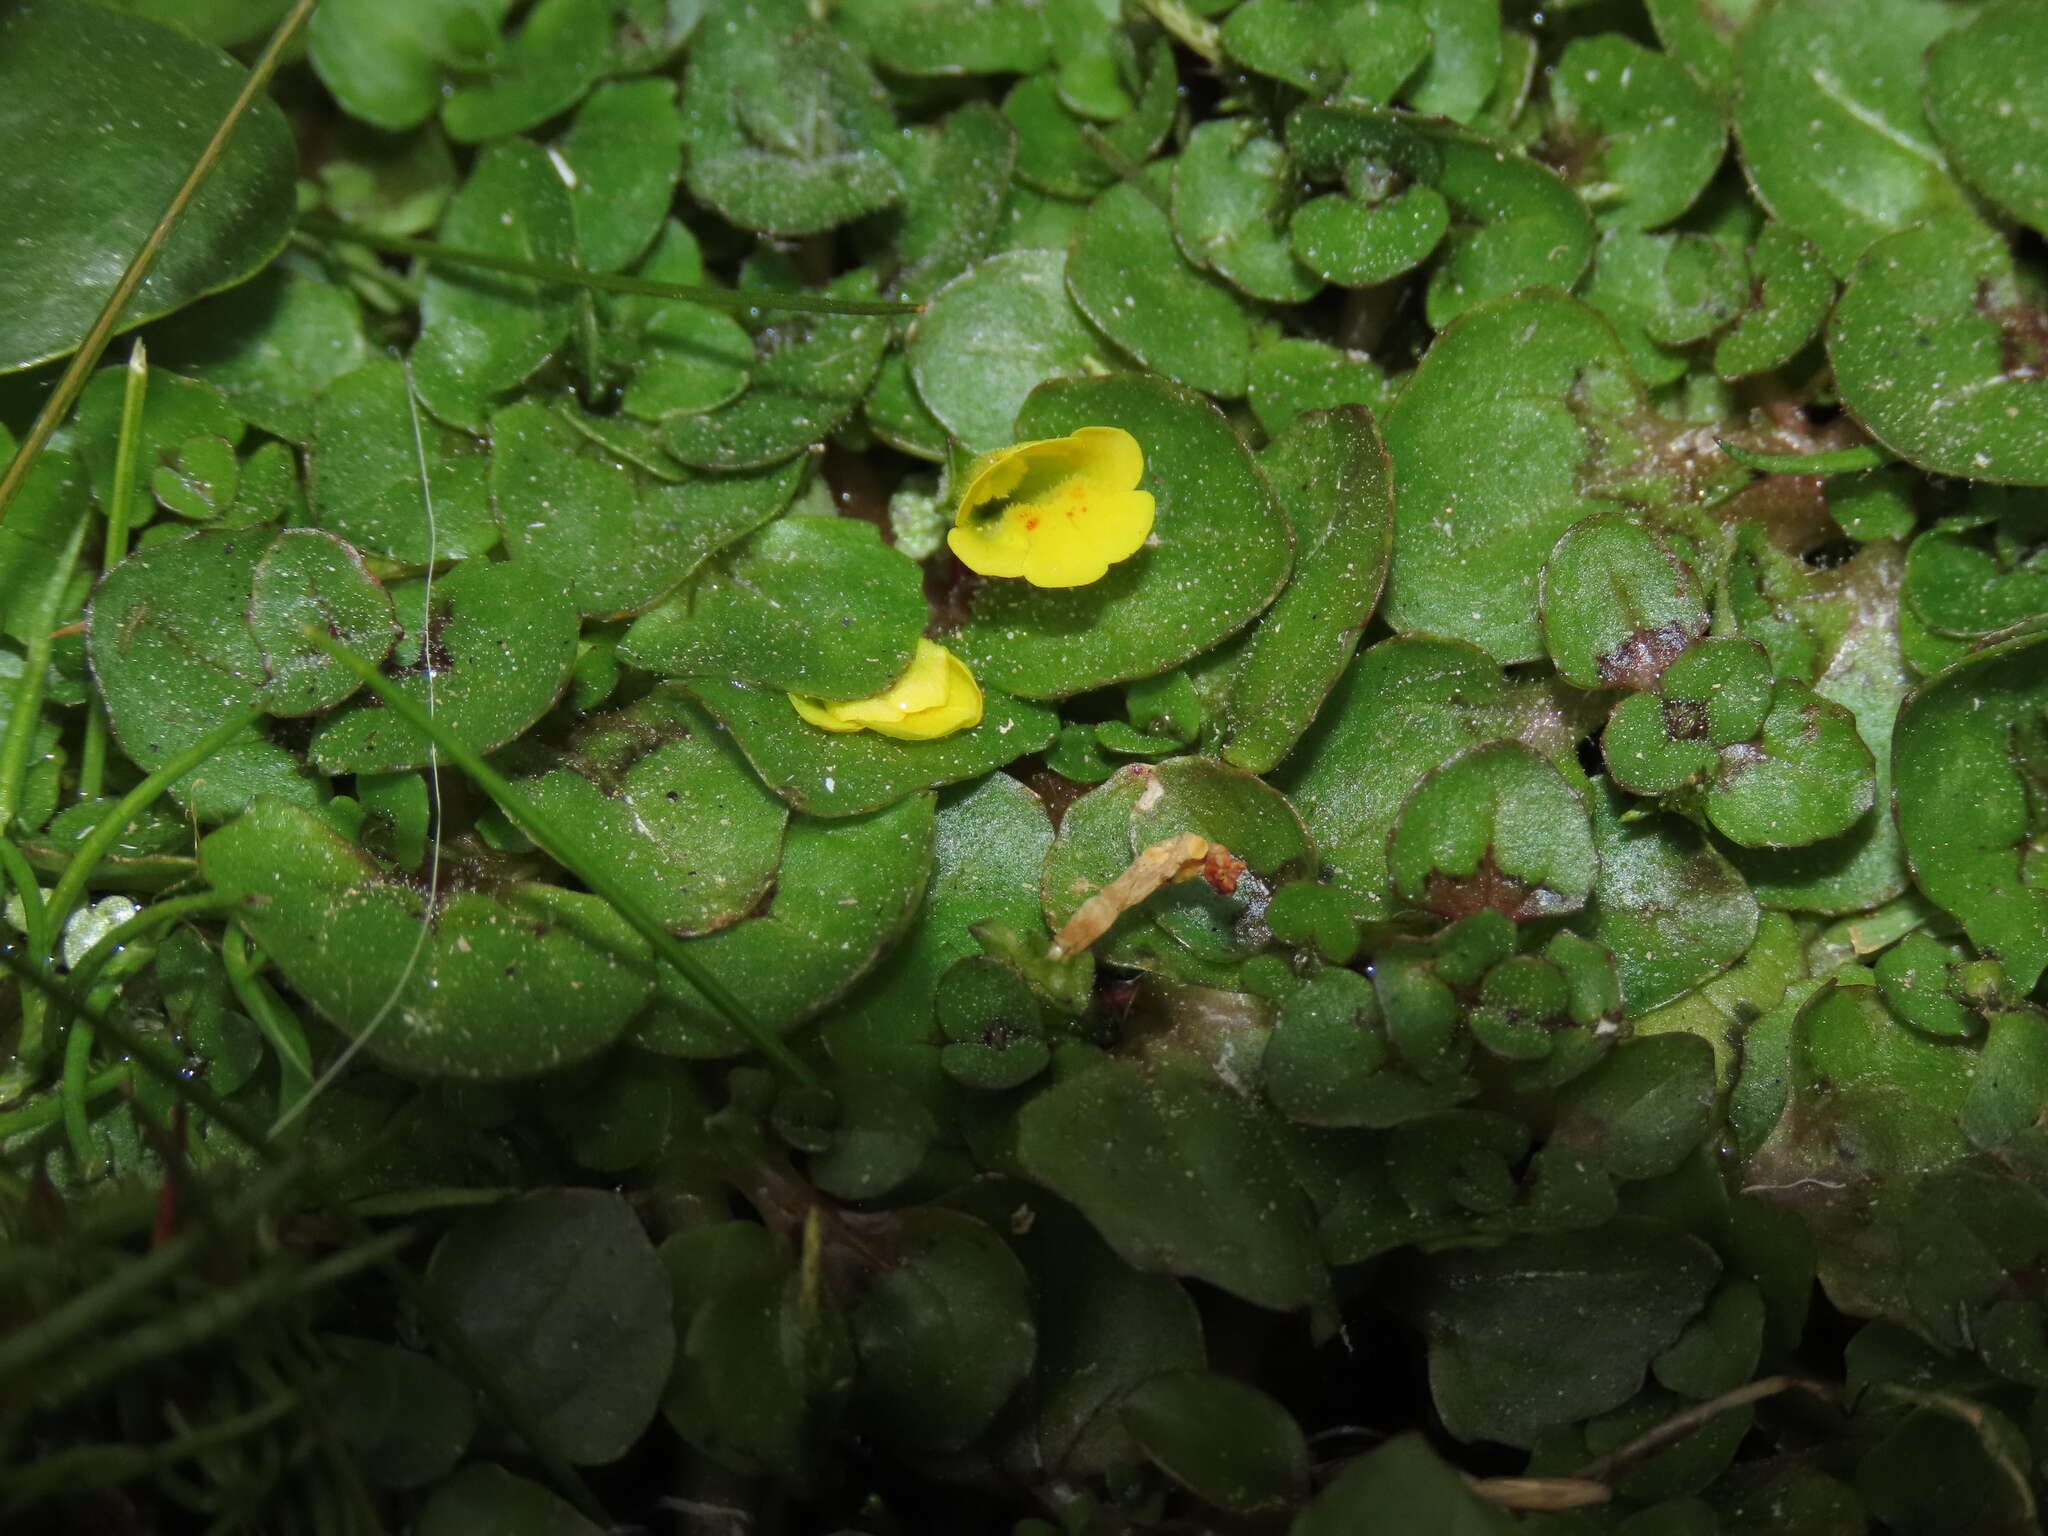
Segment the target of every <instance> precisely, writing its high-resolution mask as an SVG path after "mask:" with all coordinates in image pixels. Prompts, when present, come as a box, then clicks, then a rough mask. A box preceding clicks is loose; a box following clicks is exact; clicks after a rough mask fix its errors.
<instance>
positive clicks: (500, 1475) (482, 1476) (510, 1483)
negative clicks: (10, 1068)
mask: <svg viewBox="0 0 2048 1536" xmlns="http://www.w3.org/2000/svg"><path fill="white" fill-rule="evenodd" d="M316 14H317V13H316ZM414 1529H415V1531H416V1532H417V1536H468V1533H469V1532H472V1531H494V1532H496V1533H497V1536H599V1528H598V1527H597V1526H595V1525H592V1524H591V1523H590V1522H589V1521H588V1520H586V1519H584V1518H583V1516H581V1515H579V1514H578V1513H577V1512H576V1506H575V1505H573V1504H570V1503H568V1502H567V1501H566V1500H564V1499H562V1498H560V1497H559V1496H557V1495H555V1494H552V1493H550V1492H548V1490H547V1489H545V1488H543V1487H541V1485H540V1484H539V1483H533V1482H528V1481H527V1480H526V1479H525V1478H523V1477H514V1476H513V1475H512V1474H511V1473H510V1472H507V1471H506V1470H505V1469H504V1468H503V1467H498V1466H493V1465H492V1464H491V1463H490V1462H488V1461H473V1462H470V1463H469V1464H468V1465H467V1466H465V1467H463V1468H462V1469H461V1470H459V1471H458V1472H457V1473H456V1474H455V1475H454V1476H453V1477H451V1478H449V1479H448V1481H447V1482H445V1483H443V1484H442V1485H441V1486H440V1487H438V1488H436V1489H435V1490H434V1495H433V1497H432V1498H430V1499H428V1500H427V1503H426V1507H425V1508H423V1509H422V1510H421V1511H420V1515H419V1522H418V1524H417V1525H416V1526H415V1527H414Z"/></svg>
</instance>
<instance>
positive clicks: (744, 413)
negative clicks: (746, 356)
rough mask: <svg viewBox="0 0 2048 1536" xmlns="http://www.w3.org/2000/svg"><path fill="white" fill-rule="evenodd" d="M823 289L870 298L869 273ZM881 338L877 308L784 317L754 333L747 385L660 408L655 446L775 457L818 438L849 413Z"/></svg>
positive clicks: (696, 457)
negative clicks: (687, 408) (705, 405)
mask: <svg viewBox="0 0 2048 1536" xmlns="http://www.w3.org/2000/svg"><path fill="white" fill-rule="evenodd" d="M825 291H826V292H827V293H829V294H832V295H834V296H836V297H839V298H853V299H867V298H872V297H874V293H875V279H874V274H873V273H871V272H867V271H864V270H863V271H855V272H849V273H846V274H845V275H844V276H841V277H838V278H835V279H834V280H833V281H832V282H831V283H830V284H829V285H828V286H827V287H826V289H825ZM684 340H685V344H687V342H688V338H687V337H685V338H684ZM888 344H889V322H888V321H887V320H886V319H885V318H883V317H880V316H876V315H792V316H787V317H784V321H783V323H781V324H778V325H775V326H773V327H771V328H770V329H768V330H766V331H763V332H761V333H760V334H759V335H757V336H756V337H755V338H754V361H753V379H752V382H751V383H750V384H749V385H748V387H747V389H746V391H745V392H744V393H742V394H741V395H739V396H738V397H737V398H735V399H732V400H729V401H727V402H725V403H724V404H721V405H718V406H716V407H715V408H711V409H707V410H702V411H693V412H688V413H684V414H680V415H676V414H670V415H666V416H664V418H663V428H662V433H661V442H662V446H663V447H665V448H666V449H667V450H668V451H669V452H670V453H672V454H674V455H675V456H676V457H677V458H679V459H681V460H682V461H683V462H684V463H685V464H690V465H694V466H696V467H697V468H699V469H727V470H730V469H759V468H762V467H764V466H766V465H770V464H777V463H780V462H781V461H782V460H784V459H787V458H790V457H792V456H793V455H795V454H798V453H801V452H802V451H803V450H804V449H805V448H808V447H809V446H810V445H811V444H813V443H817V442H821V441H823V440H824V439H825V438H826V437H828V436H829V435H830V434H831V433H833V432H835V431H837V430H838V428H839V426H840V424H841V423H842V422H844V421H845V420H846V418H847V417H848V416H851V415H852V414H853V411H854V407H856V406H857V405H859V404H860V401H861V396H863V395H865V394H866V393H867V392H868V385H869V384H870V383H871V382H873V380H874V377H875V370H876V369H877V368H879V367H881V365H882V353H883V350H884V349H885V348H886V347H887V346H888ZM720 345H721V346H722V345H723V343H720ZM727 360H728V358H727V357H726V356H724V355H721V361H727ZM729 360H731V361H737V359H729Z"/></svg>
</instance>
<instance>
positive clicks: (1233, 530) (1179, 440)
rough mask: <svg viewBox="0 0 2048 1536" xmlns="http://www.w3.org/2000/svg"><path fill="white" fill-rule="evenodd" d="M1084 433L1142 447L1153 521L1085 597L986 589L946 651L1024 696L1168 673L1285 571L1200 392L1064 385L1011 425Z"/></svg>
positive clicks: (1221, 423)
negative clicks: (1113, 435) (1101, 431)
mask: <svg viewBox="0 0 2048 1536" xmlns="http://www.w3.org/2000/svg"><path fill="white" fill-rule="evenodd" d="M1090 426H1101V427H1122V428H1123V429H1124V430H1125V431H1126V432H1129V433H1130V434H1131V436H1133V437H1135V438H1136V439H1137V440H1138V446H1139V447H1140V448H1142V449H1143V450H1144V454H1145V477H1144V480H1143V481H1142V482H1141V485H1142V488H1143V489H1145V490H1147V491H1149V492H1151V493H1152V496H1153V498H1154V502H1155V505H1156V515H1157V521H1156V522H1155V524H1154V526H1153V530H1152V536H1151V538H1149V539H1148V540H1147V541H1146V543H1145V547H1144V548H1142V549H1140V550H1139V551H1138V553H1137V554H1135V555H1133V556H1132V557H1131V558H1130V559H1128V560H1125V561H1123V562H1122V563H1121V564H1119V565H1114V566H1111V567H1110V570H1109V574H1108V575H1106V576H1104V577H1103V578H1102V579H1101V580H1100V581H1097V582H1094V583H1093V584H1091V585H1089V586H1085V587H1064V588H1045V587H1033V586H1030V585H1028V584H1026V583H1025V582H1022V581H1001V580H989V581H984V582H983V583H982V584H981V586H980V587H979V589H978V590H977V591H976V593H975V595H974V609H973V613H972V615H971V616H970V617H969V618H968V620H967V622H966V623H965V624H963V625H962V626H961V627H960V629H959V630H958V631H957V632H956V633H955V635H954V637H953V640H952V642H951V643H952V645H953V648H954V649H955V650H956V651H958V652H959V654H960V656H961V658H962V659H963V660H964V661H966V662H967V664H968V665H969V666H970V667H971V668H973V670H974V674H975V676H976V677H978V678H980V679H981V680H982V681H983V682H985V683H992V684H994V685H995V686H996V687H998V688H1005V689H1008V690H1009V691H1010V692H1012V693H1015V694H1018V695H1019V696H1021V697H1023V698H1030V699H1057V698H1064V697H1066V696H1067V695H1068V694H1072V693H1081V692H1083V691H1085V690H1087V689H1090V688H1099V687H1101V686H1102V685H1103V684H1104V683H1113V682H1121V681H1123V680H1124V679H1126V678H1133V677H1150V676H1152V675H1153V674H1155V673H1158V672H1163V671H1165V670H1166V669H1167V668H1169V667H1172V666H1175V665H1177V664H1178V663H1180V662H1182V661H1185V660H1186V659H1187V658H1188V657H1190V656H1192V655H1194V654H1195V653H1196V652H1197V651H1201V650H1205V649H1207V648H1208V647H1209V646H1211V645H1214V644H1215V643H1216V642H1217V641H1218V640H1221V639H1222V638H1223V637H1224V636H1225V635H1228V634H1230V633H1231V632H1232V631H1233V630H1235V629H1237V628H1238V627H1239V626H1241V625H1243V624H1244V623H1246V622H1247V621H1248V620H1250V619H1251V618H1253V617H1254V616H1255V615H1257V614H1258V613H1259V612H1260V611H1261V610H1263V609H1264V608H1265V607H1266V605H1267V604H1268V603H1270V602H1272V601H1273V599H1274V597H1275V596H1276V595H1277V594H1278V593H1279V591H1280V588H1281V585H1282V584H1283V583H1284V582H1285V581H1286V579H1287V573H1288V568H1289V565H1290V564H1291V554H1290V546H1291V544H1292V540H1291V538H1290V536H1289V533H1288V529H1287V519H1286V516H1285V514H1284V513H1283V512H1282V511H1281V510H1280V505H1279V501H1278V499H1277V498H1276V497H1275V496H1274V494H1273V488H1272V486H1271V485H1270V484H1268V483H1267V480H1266V477H1265V476H1264V475H1263V474H1262V473H1261V472H1260V470H1259V467H1258V465H1257V464H1256V463H1255V462H1253V460H1252V456H1251V454H1250V453H1248V452H1247V451H1246V449H1245V447H1244V445H1243V444H1242V443H1241V442H1239V441H1238V439H1237V435H1236V433H1234V432H1233V431H1232V430H1231V428H1230V423H1229V422H1228V421H1226V420H1225V419H1224V416H1223V413H1222V412H1221V411H1219V410H1217V409H1216V407H1215V406H1213V405H1211V404H1209V403H1208V402H1207V401H1206V400H1204V399H1202V398H1201V397H1200V396H1199V395H1195V394H1192V393H1190V392H1189V391H1187V390H1185V389H1182V388H1180V387H1179V386H1177V385H1173V384H1168V383H1166V382H1164V381H1163V380H1159V379H1152V378H1145V377H1139V376H1123V377H1117V378H1107V379H1089V380H1085V381H1080V382H1074V383H1066V382H1059V383H1052V384H1047V385H1045V386H1043V387H1042V388H1040V389H1039V390H1038V391H1036V392H1035V393H1034V394H1033V395H1032V396H1031V398H1030V400H1029V401H1027V402H1026V403H1025V406H1024V410H1023V412H1022V414H1020V415H1019V417H1018V418H1017V434H1018V436H1019V437H1020V438H1026V439H1029V438H1046V437H1059V436H1062V435H1064V434H1066V433H1069V432H1073V431H1075V430H1077V429H1078V428H1081V427H1090Z"/></svg>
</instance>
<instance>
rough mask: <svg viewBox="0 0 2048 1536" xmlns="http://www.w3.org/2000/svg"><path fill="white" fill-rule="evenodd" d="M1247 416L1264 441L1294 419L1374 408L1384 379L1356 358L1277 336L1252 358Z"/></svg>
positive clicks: (1359, 356) (1315, 343)
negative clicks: (1249, 413) (1342, 408)
mask: <svg viewBox="0 0 2048 1536" xmlns="http://www.w3.org/2000/svg"><path fill="white" fill-rule="evenodd" d="M1247 392H1248V394H1249V396H1250V403H1251V408H1252V414H1253V415H1254V416H1256V417H1257V418H1258V422H1259V425H1260V426H1262V427H1264V428H1265V429H1266V435H1267V436H1269V437H1278V436H1279V435H1280V434H1281V433H1282V432H1284V431H1285V430H1286V429H1287V426H1288V424H1289V423H1290V422H1292V421H1293V420H1294V419H1295V417H1297V416H1300V415H1302V414H1303V413H1305V412H1308V411H1316V410H1336V409H1337V408H1338V407H1340V406H1346V405H1369V406H1373V407H1375V408H1377V407H1379V406H1380V405H1381V404H1383V403H1384V402H1385V400H1386V399H1387V396H1388V393H1389V391H1388V387H1387V379H1386V375H1385V374H1384V373H1383V372H1382V371H1381V369H1380V366H1379V364H1377V363H1375V362H1374V361H1373V360H1372V359H1371V358H1369V357H1367V356H1366V355H1365V354H1364V353H1362V352H1343V351H1339V350H1338V349H1337V348H1336V347H1332V346H1326V345H1325V344H1324V343H1322V342H1320V341H1311V340H1310V339H1309V338H1308V337H1306V336H1283V337H1281V338H1280V339H1279V340H1278V341H1273V342H1268V343H1267V344H1266V345H1265V346H1262V347H1260V348H1259V349H1258V350H1257V351H1256V352H1254V353H1253V354H1252V366H1251V382H1250V386H1249V389H1248V391H1247Z"/></svg>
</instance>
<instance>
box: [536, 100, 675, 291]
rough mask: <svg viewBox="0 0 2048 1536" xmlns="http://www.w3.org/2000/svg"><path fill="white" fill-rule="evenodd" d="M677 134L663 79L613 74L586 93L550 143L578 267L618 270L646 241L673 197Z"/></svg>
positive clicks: (672, 105) (651, 237)
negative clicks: (563, 180)
mask: <svg viewBox="0 0 2048 1536" xmlns="http://www.w3.org/2000/svg"><path fill="white" fill-rule="evenodd" d="M682 139H683V124H682V118H681V117H680V116H679V115H678V114H677V112H676V104H675V89H674V87H673V86H671V85H670V84H669V83H668V82H667V81H666V80H619V81H615V82H613V83H612V84H610V85H601V86H599V87H598V88H597V89H596V90H595V91H593V92H592V93H591V96H590V99H589V100H588V101H586V102H585V103H584V104H583V107H582V109H581V110H580V111H579V112H577V114H576V121H575V122H573V123H571V124H570V125H569V131H568V132H567V133H566V134H564V135H563V136H562V141H561V143H560V144H559V145H557V146H556V149H555V153H556V154H557V155H559V156H560V157H561V159H562V162H563V163H564V164H566V165H567V166H568V167H569V170H570V173H571V176H572V178H573V179H572V180H571V181H570V183H569V210H570V212H571V214H573V215H574V217H575V220H576V253H577V256H578V258H579V260H580V262H581V264H582V266H583V267H584V269H585V270H587V271H591V272H617V271H619V270H621V269H622V268H624V267H625V266H626V265H628V264H629V263H630V262H631V261H632V260H633V259H634V258H635V257H636V256H638V255H640V253H641V252H643V251H645V250H646V249H647V247H648V246H649V245H651V244H652V243H653V241H654V238H655V236H656V235H657V234H658V233H659V232H660V230H661V227H662V219H663V217H664V216H665V215H666V214H667V213H668V209H669V204H670V203H671V202H672V201H673V200H674V198H675V192H676V180H677V177H678V176H679V174H680V173H681V167H682ZM648 275H650V276H652V275H653V274H648Z"/></svg>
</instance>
